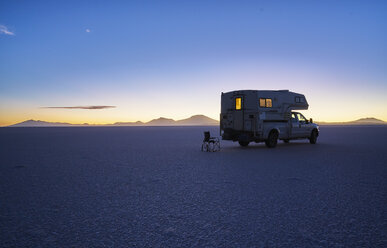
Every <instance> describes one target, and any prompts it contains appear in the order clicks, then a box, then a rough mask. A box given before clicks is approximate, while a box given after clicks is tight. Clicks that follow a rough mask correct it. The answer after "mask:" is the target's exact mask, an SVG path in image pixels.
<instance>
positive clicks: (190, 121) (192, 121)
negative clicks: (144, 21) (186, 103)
mask: <svg viewBox="0 0 387 248" xmlns="http://www.w3.org/2000/svg"><path fill="white" fill-rule="evenodd" d="M316 123H317V124H319V125H387V122H385V121H382V120H379V119H376V118H372V117H370V118H362V119H359V120H356V121H349V122H316ZM214 125H219V121H217V120H214V119H211V118H209V117H207V116H205V115H194V116H191V117H189V118H187V119H183V120H177V121H175V120H173V119H168V118H164V117H160V118H158V119H154V120H151V121H148V122H141V121H136V122H116V123H113V124H101V125H99V124H88V123H84V124H71V123H66V122H47V121H39V120H37V121H36V120H28V121H23V122H20V123H17V124H14V125H10V126H9V127H79V126H214Z"/></svg>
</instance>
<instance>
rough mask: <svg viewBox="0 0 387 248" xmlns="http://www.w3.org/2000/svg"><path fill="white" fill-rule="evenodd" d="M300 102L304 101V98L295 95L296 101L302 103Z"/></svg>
mask: <svg viewBox="0 0 387 248" xmlns="http://www.w3.org/2000/svg"><path fill="white" fill-rule="evenodd" d="M302 102H304V98H303V97H299V96H296V103H302Z"/></svg>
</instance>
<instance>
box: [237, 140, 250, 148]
mask: <svg viewBox="0 0 387 248" xmlns="http://www.w3.org/2000/svg"><path fill="white" fill-rule="evenodd" d="M238 143H239V145H240V146H243V147H245V146H248V145H249V143H250V142H248V141H241V140H240V141H238Z"/></svg>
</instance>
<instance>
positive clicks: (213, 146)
mask: <svg viewBox="0 0 387 248" xmlns="http://www.w3.org/2000/svg"><path fill="white" fill-rule="evenodd" d="M217 151H220V143H219V141H215V142H203V144H202V152H217Z"/></svg>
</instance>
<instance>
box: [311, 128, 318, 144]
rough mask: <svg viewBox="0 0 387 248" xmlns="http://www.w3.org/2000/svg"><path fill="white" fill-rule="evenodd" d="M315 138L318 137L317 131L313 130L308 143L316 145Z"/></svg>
mask: <svg viewBox="0 0 387 248" xmlns="http://www.w3.org/2000/svg"><path fill="white" fill-rule="evenodd" d="M317 136H318V133H317V131H316V130H313V131H312V134H311V135H310V137H309V142H310V143H311V144H316V142H317Z"/></svg>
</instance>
